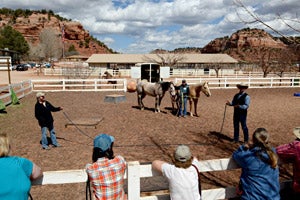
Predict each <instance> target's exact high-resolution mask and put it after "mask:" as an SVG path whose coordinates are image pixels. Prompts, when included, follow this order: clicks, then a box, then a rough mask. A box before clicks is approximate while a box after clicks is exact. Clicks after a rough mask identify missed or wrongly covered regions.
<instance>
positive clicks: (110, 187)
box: [86, 156, 126, 199]
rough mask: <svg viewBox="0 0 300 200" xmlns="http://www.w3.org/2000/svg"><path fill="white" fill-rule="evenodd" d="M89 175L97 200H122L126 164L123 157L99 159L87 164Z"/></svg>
mask: <svg viewBox="0 0 300 200" xmlns="http://www.w3.org/2000/svg"><path fill="white" fill-rule="evenodd" d="M86 168H87V173H88V176H89V179H90V182H91V184H92V186H93V189H94V192H95V196H96V198H97V199H105V197H109V199H122V198H123V196H124V191H123V185H124V174H125V169H126V163H125V160H124V158H123V157H122V156H116V157H114V158H113V159H108V158H99V159H98V160H97V161H96V162H94V163H93V164H87V166H86Z"/></svg>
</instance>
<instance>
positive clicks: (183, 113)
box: [179, 97, 188, 116]
mask: <svg viewBox="0 0 300 200" xmlns="http://www.w3.org/2000/svg"><path fill="white" fill-rule="evenodd" d="M182 99H183V102H182ZM187 99H188V98H187V97H183V98H181V99H180V104H179V116H186V104H187ZM182 105H183V110H182Z"/></svg>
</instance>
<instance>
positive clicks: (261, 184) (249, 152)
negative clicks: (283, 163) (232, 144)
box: [233, 146, 280, 200]
mask: <svg viewBox="0 0 300 200" xmlns="http://www.w3.org/2000/svg"><path fill="white" fill-rule="evenodd" d="M273 151H274V150H273ZM274 152H275V151H274ZM257 154H260V157H261V158H260V157H258V156H257ZM233 159H234V160H235V161H236V162H237V163H238V164H239V165H240V166H241V168H242V174H241V177H240V181H241V184H242V190H243V193H242V196H241V199H242V200H246V199H247V200H279V199H280V194H279V191H280V186H279V170H278V167H276V168H275V169H274V168H272V167H271V166H270V165H269V164H268V163H267V161H268V160H269V156H268V154H267V153H265V152H264V151H261V148H259V147H254V148H252V149H246V148H245V147H244V146H240V147H239V148H238V149H237V150H236V151H235V152H234V153H233Z"/></svg>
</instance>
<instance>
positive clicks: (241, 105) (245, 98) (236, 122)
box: [226, 83, 250, 144]
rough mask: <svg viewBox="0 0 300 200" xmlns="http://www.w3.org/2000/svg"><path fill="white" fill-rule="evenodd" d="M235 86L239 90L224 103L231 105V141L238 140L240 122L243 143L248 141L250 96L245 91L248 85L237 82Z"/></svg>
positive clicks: (236, 141)
mask: <svg viewBox="0 0 300 200" xmlns="http://www.w3.org/2000/svg"><path fill="white" fill-rule="evenodd" d="M236 87H237V88H238V89H239V92H238V93H237V94H235V95H234V97H233V100H232V101H231V102H230V101H228V100H227V101H226V105H228V106H233V107H234V112H233V127H234V138H233V142H234V143H238V142H239V131H240V124H241V126H242V130H243V133H244V143H246V144H247V143H248V142H249V133H248V127H247V110H248V108H249V105H250V96H249V95H248V94H247V93H246V92H245V90H246V89H248V85H247V84H245V83H240V84H237V85H236Z"/></svg>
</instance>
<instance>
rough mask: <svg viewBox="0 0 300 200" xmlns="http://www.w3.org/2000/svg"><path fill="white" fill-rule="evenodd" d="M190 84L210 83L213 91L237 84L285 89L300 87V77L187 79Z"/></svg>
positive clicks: (177, 80) (180, 79)
mask: <svg viewBox="0 0 300 200" xmlns="http://www.w3.org/2000/svg"><path fill="white" fill-rule="evenodd" d="M185 80H186V81H187V83H188V84H196V83H201V82H204V81H208V82H209V88H211V89H224V88H236V84H239V83H241V82H244V83H246V84H247V85H248V86H249V88H284V87H300V77H281V78H280V77H267V78H263V77H261V78H258V77H244V78H243V77H239V78H232V77H231V78H230V77H224V78H185ZM181 81H182V78H175V80H174V82H175V84H179V83H181Z"/></svg>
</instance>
